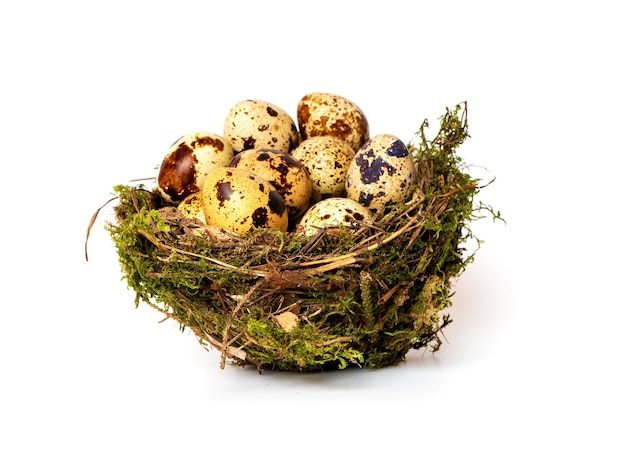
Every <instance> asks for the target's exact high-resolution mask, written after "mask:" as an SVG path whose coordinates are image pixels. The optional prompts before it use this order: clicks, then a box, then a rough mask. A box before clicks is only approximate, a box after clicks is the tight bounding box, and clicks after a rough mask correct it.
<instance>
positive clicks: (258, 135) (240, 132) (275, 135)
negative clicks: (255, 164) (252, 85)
mask: <svg viewBox="0 0 626 470" xmlns="http://www.w3.org/2000/svg"><path fill="white" fill-rule="evenodd" d="M224 136H225V137H226V138H227V139H228V141H229V142H230V144H231V145H232V147H233V150H234V151H235V153H238V152H241V151H242V150H248V149H260V148H263V149H266V148H272V149H276V150H282V151H284V152H291V151H292V150H293V149H294V148H296V146H297V145H298V144H299V143H300V133H299V132H298V127H297V126H296V123H295V121H294V120H293V119H292V118H291V116H289V114H288V113H287V112H286V111H284V110H283V109H281V108H279V107H278V106H275V105H273V104H271V103H268V102H267V101H261V100H244V101H240V102H238V103H236V104H235V105H234V106H233V107H232V108H231V109H230V110H229V111H228V113H227V114H226V119H225V120H224Z"/></svg>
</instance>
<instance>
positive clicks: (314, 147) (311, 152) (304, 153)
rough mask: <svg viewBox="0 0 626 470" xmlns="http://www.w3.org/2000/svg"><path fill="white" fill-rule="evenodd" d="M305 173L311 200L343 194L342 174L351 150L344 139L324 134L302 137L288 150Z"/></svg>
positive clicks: (348, 162)
mask: <svg viewBox="0 0 626 470" xmlns="http://www.w3.org/2000/svg"><path fill="white" fill-rule="evenodd" d="M291 156H292V157H293V158H295V159H296V160H298V161H299V162H300V163H302V165H304V167H305V168H306V170H307V171H308V173H309V177H310V178H311V182H312V183H313V197H312V200H313V202H318V201H320V200H322V199H326V198H329V197H343V196H345V195H346V176H347V174H348V168H349V166H350V163H351V162H352V160H353V159H354V151H353V150H352V148H351V147H350V145H348V143H347V142H346V141H344V140H341V139H339V138H337V137H333V136H329V135H325V136H322V135H321V136H316V137H310V138H308V139H307V140H303V141H302V142H301V143H300V145H298V147H296V149H295V150H294V151H293V152H292V153H291Z"/></svg>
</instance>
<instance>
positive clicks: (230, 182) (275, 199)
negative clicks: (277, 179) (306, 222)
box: [202, 167, 288, 235]
mask: <svg viewBox="0 0 626 470" xmlns="http://www.w3.org/2000/svg"><path fill="white" fill-rule="evenodd" d="M202 198H203V208H204V216H205V219H206V223H207V224H209V225H212V226H214V227H219V228H223V229H225V230H228V231H230V232H234V233H237V234H241V235H245V234H248V233H250V232H252V231H253V230H255V229H257V228H271V229H275V230H280V231H283V232H284V231H286V230H287V224H288V215H287V208H286V206H285V200H284V199H283V197H282V195H281V194H280V193H279V192H278V191H277V190H276V188H274V187H273V186H272V185H271V184H270V183H269V182H268V181H267V180H265V179H263V178H261V177H260V176H258V175H255V174H254V173H251V172H249V171H246V170H241V169H238V168H230V167H226V168H217V169H215V170H213V171H212V172H211V173H210V174H209V175H208V176H207V178H206V180H205V181H204V187H203V189H202Z"/></svg>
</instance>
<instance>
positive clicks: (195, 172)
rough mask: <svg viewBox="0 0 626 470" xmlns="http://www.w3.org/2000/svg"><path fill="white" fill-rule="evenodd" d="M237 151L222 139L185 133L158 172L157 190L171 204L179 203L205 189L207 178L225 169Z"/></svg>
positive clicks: (217, 136)
mask: <svg viewBox="0 0 626 470" xmlns="http://www.w3.org/2000/svg"><path fill="white" fill-rule="evenodd" d="M233 156H234V152H233V149H232V146H231V145H230V143H229V142H228V141H227V140H226V139H225V138H224V137H222V136H220V135H217V134H214V133H210V132H194V133H190V134H186V135H184V136H182V137H181V138H179V139H178V140H177V141H176V142H174V143H173V144H172V145H171V146H170V148H169V150H168V152H167V155H166V156H165V158H164V159H163V161H162V162H161V167H160V169H159V175H158V177H157V189H158V191H159V193H160V194H161V195H162V196H163V198H164V199H165V200H166V201H167V202H169V203H176V204H177V203H179V202H180V201H182V200H183V199H185V198H186V197H187V196H189V195H190V194H192V193H195V192H198V191H200V190H201V189H202V186H203V184H204V180H205V178H206V176H207V175H208V174H209V173H210V172H211V171H212V170H214V169H215V168H218V167H220V166H226V165H228V163H229V162H230V161H231V160H232V158H233Z"/></svg>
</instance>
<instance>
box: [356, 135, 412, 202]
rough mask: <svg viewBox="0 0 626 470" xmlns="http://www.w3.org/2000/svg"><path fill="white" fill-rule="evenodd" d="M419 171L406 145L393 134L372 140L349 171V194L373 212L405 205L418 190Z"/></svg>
mask: <svg viewBox="0 0 626 470" xmlns="http://www.w3.org/2000/svg"><path fill="white" fill-rule="evenodd" d="M415 180H416V169H415V165H414V163H413V158H412V157H411V155H410V154H409V150H408V149H407V147H406V145H405V144H404V143H403V142H402V141H401V140H400V139H398V138H397V137H395V136H394V135H391V134H380V135H377V136H375V137H372V139H371V140H370V141H368V142H367V143H366V144H365V145H364V146H363V147H362V148H361V149H360V150H359V151H358V152H357V153H356V155H355V157H354V160H353V161H352V163H351V164H350V168H348V175H347V178H346V194H347V196H348V197H349V198H350V199H354V200H355V201H358V202H360V203H361V204H363V205H364V206H365V207H367V208H369V209H370V210H372V211H377V210H380V209H383V208H384V207H385V206H388V205H390V204H394V203H398V202H405V201H407V200H408V199H409V198H410V197H411V194H412V192H413V190H414V187H415Z"/></svg>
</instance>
